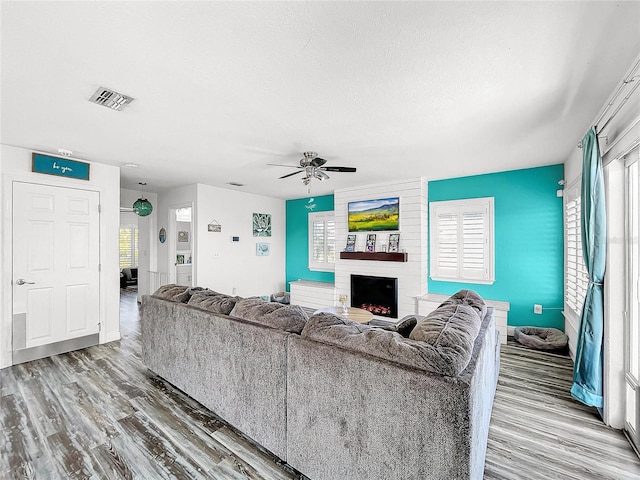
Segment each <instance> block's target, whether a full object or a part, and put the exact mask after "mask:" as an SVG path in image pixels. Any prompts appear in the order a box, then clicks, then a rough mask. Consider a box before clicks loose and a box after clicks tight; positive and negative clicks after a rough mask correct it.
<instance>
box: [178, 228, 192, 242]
mask: <svg viewBox="0 0 640 480" xmlns="http://www.w3.org/2000/svg"><path fill="white" fill-rule="evenodd" d="M178 241H179V242H188V241H189V232H187V231H185V230H181V231H179V232H178Z"/></svg>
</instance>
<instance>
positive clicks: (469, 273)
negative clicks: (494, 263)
mask: <svg viewBox="0 0 640 480" xmlns="http://www.w3.org/2000/svg"><path fill="white" fill-rule="evenodd" d="M480 207H481V208H478V206H468V205H463V206H461V207H460V211H461V218H462V221H461V222H460V228H461V229H462V235H461V243H462V248H461V250H462V255H461V257H462V272H461V275H462V277H463V278H466V279H471V280H488V279H489V267H490V265H489V264H488V263H489V261H490V255H489V241H488V238H487V234H488V232H489V211H488V206H487V205H481V206H480Z"/></svg>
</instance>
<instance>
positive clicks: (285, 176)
mask: <svg viewBox="0 0 640 480" xmlns="http://www.w3.org/2000/svg"><path fill="white" fill-rule="evenodd" d="M297 168H300V167H297ZM299 173H302V170H298V171H297V172H293V173H289V174H288V175H283V176H281V177H278V180H281V179H283V178H287V177H291V176H292V175H297V174H299Z"/></svg>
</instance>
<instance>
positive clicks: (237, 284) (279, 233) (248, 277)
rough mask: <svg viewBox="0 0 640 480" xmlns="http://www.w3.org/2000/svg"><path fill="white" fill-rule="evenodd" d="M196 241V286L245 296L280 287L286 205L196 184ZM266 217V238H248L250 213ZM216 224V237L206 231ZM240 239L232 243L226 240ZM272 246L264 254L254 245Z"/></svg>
mask: <svg viewBox="0 0 640 480" xmlns="http://www.w3.org/2000/svg"><path fill="white" fill-rule="evenodd" d="M197 193H198V200H197V208H196V215H195V216H194V218H195V219H197V221H196V222H195V223H194V224H193V226H192V231H193V232H194V235H193V236H194V239H195V240H196V245H195V249H196V256H195V259H196V260H195V262H196V264H197V268H198V280H197V285H198V286H201V287H208V288H211V289H213V290H216V291H219V292H222V293H227V294H233V293H234V289H235V293H236V294H237V295H240V296H243V297H248V296H253V295H269V294H272V293H275V292H281V291H283V290H284V289H285V285H284V279H285V202H284V200H280V199H277V198H270V197H264V196H261V195H253V194H249V193H244V192H239V191H235V190H229V189H224V188H217V187H211V186H209V185H202V184H198V188H197ZM254 213H269V214H271V237H254V236H253V214H254ZM214 219H215V220H216V221H217V222H218V223H220V225H222V231H221V232H220V233H214V232H209V231H208V230H207V225H208V224H209V223H210V222H211V221H212V220H214ZM232 236H237V237H240V241H239V242H232V241H231V237H232ZM257 242H266V243H269V244H270V245H271V252H270V254H269V255H268V256H257V255H256V243H257Z"/></svg>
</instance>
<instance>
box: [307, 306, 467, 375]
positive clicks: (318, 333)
mask: <svg viewBox="0 0 640 480" xmlns="http://www.w3.org/2000/svg"><path fill="white" fill-rule="evenodd" d="M467 308H468V307H467ZM474 314H475V312H474ZM301 336H302V337H305V338H308V339H312V340H316V341H319V342H322V343H327V344H331V345H337V346H340V347H342V348H345V349H348V350H353V351H357V352H360V353H366V354H368V355H371V356H374V357H378V358H382V359H385V360H389V361H392V362H395V363H399V364H402V365H406V366H409V367H412V368H418V369H421V370H426V371H429V372H433V373H436V374H439V375H446V376H455V375H458V374H459V373H460V372H462V371H463V370H464V368H465V367H466V366H467V363H468V362H469V358H470V356H469V357H465V358H466V362H465V359H451V361H447V360H443V358H442V352H441V351H440V349H439V348H437V347H436V346H435V345H432V344H430V343H427V342H422V341H416V340H411V339H408V338H404V337H402V335H400V334H399V333H397V332H392V331H388V330H383V329H379V328H375V327H371V326H369V325H362V324H359V323H356V322H354V321H352V320H348V319H345V318H342V317H338V316H337V315H334V314H332V313H326V312H321V313H316V314H315V315H312V316H311V317H310V318H309V320H308V321H307V324H306V325H305V327H304V329H303V330H302V334H301ZM472 346H473V342H472Z"/></svg>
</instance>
